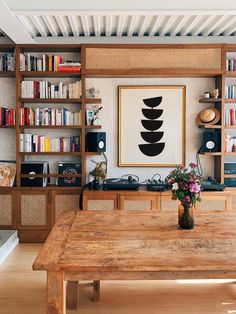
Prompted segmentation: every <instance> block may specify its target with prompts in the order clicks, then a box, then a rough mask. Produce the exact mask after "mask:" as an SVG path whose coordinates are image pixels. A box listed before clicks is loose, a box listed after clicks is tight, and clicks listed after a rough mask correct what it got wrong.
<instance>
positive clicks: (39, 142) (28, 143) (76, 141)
mask: <svg viewBox="0 0 236 314" xmlns="http://www.w3.org/2000/svg"><path fill="white" fill-rule="evenodd" d="M80 147H81V137H80V136H71V137H60V138H50V137H47V136H42V135H34V134H26V133H24V134H21V135H20V151H21V152H36V153H37V152H43V153H45V152H80Z"/></svg>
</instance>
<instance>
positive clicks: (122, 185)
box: [103, 176, 140, 190]
mask: <svg viewBox="0 0 236 314" xmlns="http://www.w3.org/2000/svg"><path fill="white" fill-rule="evenodd" d="M139 187H140V184H139V183H138V181H136V180H135V179H134V178H133V177H132V176H129V177H128V179H124V178H110V179H106V180H105V181H104V182H103V190H138V189H139Z"/></svg>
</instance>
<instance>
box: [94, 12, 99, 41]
mask: <svg viewBox="0 0 236 314" xmlns="http://www.w3.org/2000/svg"><path fill="white" fill-rule="evenodd" d="M93 24H94V33H95V36H96V37H99V36H100V34H101V19H100V16H98V15H96V16H93Z"/></svg>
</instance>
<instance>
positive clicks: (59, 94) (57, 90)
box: [21, 81, 81, 99]
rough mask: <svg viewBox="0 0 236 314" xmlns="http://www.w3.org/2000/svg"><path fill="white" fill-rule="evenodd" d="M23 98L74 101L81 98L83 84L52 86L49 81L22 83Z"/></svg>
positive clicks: (60, 83)
mask: <svg viewBox="0 0 236 314" xmlns="http://www.w3.org/2000/svg"><path fill="white" fill-rule="evenodd" d="M21 97H22V98H51V99H54V98H58V99H67V98H70V99H73V98H80V97H81V82H80V81H76V82H75V83H69V84H63V83H62V82H59V83H58V84H52V83H51V82H49V81H22V82H21Z"/></svg>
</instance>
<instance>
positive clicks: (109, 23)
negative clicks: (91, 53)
mask: <svg viewBox="0 0 236 314" xmlns="http://www.w3.org/2000/svg"><path fill="white" fill-rule="evenodd" d="M105 18H106V36H108V37H110V36H111V30H112V16H110V15H108V16H106V17H105Z"/></svg>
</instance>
